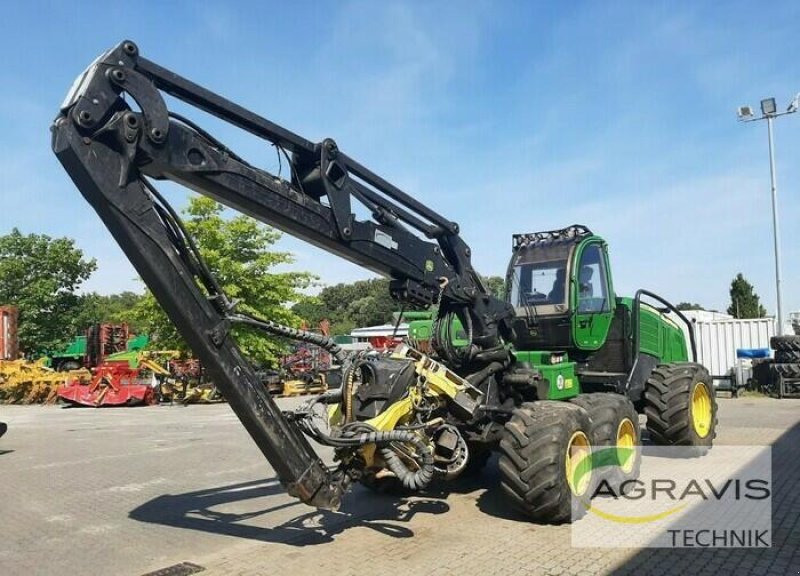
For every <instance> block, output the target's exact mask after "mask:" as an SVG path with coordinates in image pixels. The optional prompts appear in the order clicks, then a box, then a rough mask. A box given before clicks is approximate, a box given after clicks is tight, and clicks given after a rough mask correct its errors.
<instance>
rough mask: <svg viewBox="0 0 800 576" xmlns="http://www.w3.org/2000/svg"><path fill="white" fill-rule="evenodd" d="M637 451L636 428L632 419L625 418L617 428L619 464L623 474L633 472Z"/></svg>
mask: <svg viewBox="0 0 800 576" xmlns="http://www.w3.org/2000/svg"><path fill="white" fill-rule="evenodd" d="M635 451H636V427H635V425H634V424H633V422H632V421H631V419H630V418H623V419H622V422H620V423H619V426H618V427H617V463H618V465H619V467H620V469H621V470H622V471H623V472H630V471H631V470H633V465H634V462H635V460H636V453H635Z"/></svg>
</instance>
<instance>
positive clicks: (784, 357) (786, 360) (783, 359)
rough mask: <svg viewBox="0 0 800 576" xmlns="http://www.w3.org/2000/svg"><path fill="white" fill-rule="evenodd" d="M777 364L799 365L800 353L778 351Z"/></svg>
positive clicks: (776, 353) (776, 355)
mask: <svg viewBox="0 0 800 576" xmlns="http://www.w3.org/2000/svg"><path fill="white" fill-rule="evenodd" d="M775 362H777V363H779V364H798V363H800V352H794V351H791V352H790V351H788V350H776V351H775Z"/></svg>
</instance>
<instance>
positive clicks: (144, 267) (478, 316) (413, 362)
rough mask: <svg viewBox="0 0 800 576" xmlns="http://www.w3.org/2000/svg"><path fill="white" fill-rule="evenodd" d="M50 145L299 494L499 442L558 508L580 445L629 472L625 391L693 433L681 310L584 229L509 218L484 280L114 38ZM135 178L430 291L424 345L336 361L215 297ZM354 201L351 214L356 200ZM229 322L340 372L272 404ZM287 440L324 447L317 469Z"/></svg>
mask: <svg viewBox="0 0 800 576" xmlns="http://www.w3.org/2000/svg"><path fill="white" fill-rule="evenodd" d="M162 93H165V94H168V95H170V96H172V97H174V98H176V99H178V100H181V101H183V102H184V103H185V104H187V105H189V106H192V107H195V108H199V109H200V110H202V111H205V112H207V113H209V114H212V115H214V116H216V117H218V118H220V119H221V120H223V121H226V122H228V123H231V124H233V125H234V126H237V127H239V128H241V129H243V130H245V131H247V132H250V133H251V134H253V135H255V136H257V137H259V138H262V139H263V140H265V142H266V143H268V144H270V145H272V146H274V147H275V148H276V149H277V150H278V152H279V154H281V155H283V157H285V158H286V161H287V163H288V167H289V169H290V177H289V178H288V179H284V178H282V177H280V176H277V175H275V174H272V173H269V172H267V171H265V170H263V169H261V168H258V167H256V166H254V165H253V164H251V163H249V162H247V161H246V160H244V159H243V158H241V157H240V156H238V155H237V154H236V153H235V152H234V151H233V150H231V149H230V148H228V147H226V146H225V145H224V144H223V143H221V142H220V141H219V140H217V139H216V138H214V137H213V136H212V135H211V134H209V133H208V132H207V131H206V130H204V129H203V128H201V127H200V126H198V125H197V124H196V123H195V122H193V121H192V120H191V119H189V118H187V117H185V116H183V115H179V114H176V113H174V112H170V111H169V110H168V108H167V105H166V102H165V100H164V96H163V94H162ZM133 102H135V103H136V104H137V105H138V106H137V107H135V108H134V107H132V104H133ZM326 105H329V106H331V107H333V106H334V105H335V103H326ZM53 150H54V152H55V154H56V155H57V157H58V159H59V160H60V162H61V163H62V165H63V166H64V168H65V169H66V171H67V172H68V173H69V175H70V177H71V178H72V179H73V181H74V182H75V184H76V186H77V187H78V188H79V190H80V191H81V193H82V194H83V196H84V198H85V199H86V200H87V201H88V202H89V203H90V204H91V205H92V206H93V207H94V209H95V210H96V211H97V213H98V215H99V216H100V217H101V218H102V220H103V222H104V223H105V225H106V226H107V228H108V229H109V231H110V232H111V234H112V235H113V236H114V238H115V239H116V241H117V242H118V243H119V245H120V246H121V248H122V249H123V251H124V252H125V253H126V255H127V256H128V258H129V259H130V260H131V262H132V263H133V265H134V267H135V268H136V269H137V271H138V272H139V274H140V275H141V276H142V278H143V280H144V281H145V283H146V284H147V285H148V286H149V288H150V289H151V291H152V293H153V295H154V296H155V297H156V299H157V300H158V301H159V303H160V304H161V306H162V307H163V308H164V310H165V312H166V313H167V315H168V316H169V317H170V319H171V320H172V321H173V322H174V323H175V325H176V326H177V328H178V330H179V331H180V332H181V334H182V335H183V336H184V338H185V339H186V341H187V342H188V343H189V345H190V346H191V348H192V349H193V351H194V352H195V353H196V354H197V356H198V357H199V358H200V359H201V360H202V362H203V364H204V366H205V367H206V369H207V370H208V372H209V373H210V375H211V377H212V378H213V380H214V382H215V383H216V384H217V386H218V387H219V388H220V390H221V391H222V393H223V394H224V395H225V397H226V398H227V400H228V402H229V404H230V406H231V408H232V409H233V410H234V412H235V413H236V414H237V416H238V417H239V419H240V420H241V421H242V423H243V425H244V426H245V428H246V429H247V430H248V432H249V433H250V435H251V437H252V438H253V439H254V441H255V442H256V444H257V445H258V446H259V448H260V449H261V451H262V453H263V454H264V455H265V457H266V458H267V459H268V460H269V462H270V463H271V464H272V466H273V468H274V469H275V471H276V473H277V475H278V477H279V478H280V481H281V482H282V484H283V485H284V486H285V487H286V489H287V490H288V492H289V493H290V494H292V495H293V496H296V497H298V498H300V499H301V500H303V501H304V502H306V503H309V504H311V505H314V506H318V507H321V508H337V507H338V506H339V504H340V499H341V495H342V494H343V492H344V491H345V490H346V489H347V487H348V485H349V484H350V483H351V482H353V481H360V482H363V483H364V484H366V485H368V486H375V487H380V486H381V485H385V484H386V483H387V482H391V483H395V484H397V485H399V486H401V487H402V488H404V489H408V490H422V489H425V488H426V487H427V486H428V485H430V483H431V482H433V481H434V480H443V481H444V480H450V479H452V478H455V477H457V476H459V475H460V474H462V473H465V472H467V471H468V470H469V469H471V468H472V469H474V468H479V467H480V465H481V464H482V463H484V462H485V459H486V457H487V455H488V453H489V452H490V451H492V450H499V452H500V471H501V476H502V487H503V490H504V492H505V493H506V494H507V496H508V498H509V500H510V501H511V503H512V504H514V505H515V506H516V507H517V508H518V509H520V510H521V511H522V512H524V513H525V514H527V515H528V516H529V517H530V518H533V519H536V520H541V521H554V522H560V521H566V520H569V519H570V516H571V512H572V508H571V507H572V505H573V503H574V501H575V499H574V497H575V496H579V497H581V498H584V499H585V498H590V497H591V490H592V486H593V484H594V481H595V480H596V478H597V476H598V474H597V473H596V472H594V471H592V470H591V466H590V464H589V461H590V460H589V459H590V457H591V450H592V447H593V446H599V447H608V448H610V449H611V451H612V452H614V453H615V455H616V456H615V457H616V466H613V467H610V473H611V474H613V477H614V478H617V479H629V478H632V477H635V476H636V474H637V472H638V466H639V453H638V451H637V450H636V449H635V447H636V445H637V444H639V441H640V436H639V425H638V416H637V412H636V410H637V409H638V410H639V411H644V413H645V414H646V415H647V427H648V430H649V431H650V437H651V440H652V441H654V442H655V443H658V444H669V445H679V446H686V447H688V448H689V449H691V450H692V451H693V452H698V451H703V450H705V449H707V448H708V447H709V446H710V445H711V444H712V442H713V439H714V436H715V427H716V403H715V400H714V394H713V387H712V386H711V380H710V378H709V376H708V373H707V372H706V370H705V368H703V367H702V366H700V365H698V364H696V363H694V362H691V361H690V360H692V359H693V353H694V345H693V342H690V343H689V344H687V342H686V341H685V340H684V336H683V333H682V331H681V330H680V329H679V328H678V327H677V326H676V325H675V324H674V323H673V321H672V320H670V319H669V318H667V316H666V313H665V312H666V311H667V310H669V311H672V312H675V313H676V315H677V317H678V318H679V319H680V320H681V321H684V320H685V318H683V317H682V316H681V315H680V313H678V312H677V311H675V309H674V307H673V306H671V305H670V304H669V303H668V302H666V301H665V300H664V299H662V298H660V297H658V296H656V295H655V294H652V293H650V292H646V291H644V290H640V291H639V292H637V293H636V295H635V296H634V297H633V298H624V297H618V296H617V295H616V293H615V292H614V288H613V284H612V281H611V270H610V266H609V262H608V251H607V246H606V244H605V242H604V241H603V240H602V239H601V238H599V237H598V236H596V235H594V234H592V233H591V232H590V231H589V230H588V229H587V228H586V227H583V226H572V227H569V228H566V229H563V230H556V231H552V232H540V233H532V234H520V235H516V236H514V239H513V251H512V259H511V263H510V266H509V274H508V280H507V296H506V298H505V299H501V298H497V297H495V296H493V295H492V294H490V293H489V291H488V290H487V289H486V287H485V285H484V283H483V281H482V280H481V277H480V275H479V274H478V273H477V272H476V271H475V270H474V269H473V267H472V264H471V254H472V252H471V249H470V248H469V246H467V244H466V243H465V242H464V240H463V239H462V238H461V236H460V234H459V232H460V229H459V226H458V224H456V223H455V222H452V221H450V220H448V219H446V218H444V217H443V216H441V215H440V214H438V213H437V212H435V211H434V210H432V209H431V208H429V207H428V206H426V205H424V204H422V203H420V202H419V201H417V200H415V199H414V198H412V197H410V196H409V195H407V194H406V193H404V192H403V191H401V190H399V189H398V188H397V187H395V186H393V185H392V184H390V183H389V182H387V181H386V180H384V179H383V178H381V177H380V176H378V175H377V174H375V173H374V172H372V171H370V170H369V169H368V168H366V167H365V166H363V165H361V164H360V163H358V162H357V161H356V160H354V159H353V158H351V157H350V156H348V155H347V154H345V153H344V152H342V151H341V150H339V148H338V147H337V145H336V143H335V142H334V141H333V140H330V139H326V140H323V141H321V142H316V143H315V142H311V141H309V140H306V139H305V138H303V137H301V136H299V135H297V134H294V133H292V132H291V131H289V130H287V129H285V128H283V127H281V126H278V125H276V124H274V123H272V122H270V121H269V120H266V119H264V118H262V117H260V116H258V115H256V114H254V113H253V112H250V111H248V110H246V109H244V108H242V107H241V106H238V105H236V104H234V103H232V102H230V101H228V100H225V99H224V98H222V97H220V96H218V95H217V94H214V93H213V92H211V91H209V90H207V89H205V88H202V87H200V86H198V85H197V84H194V83H193V82H190V81H189V80H186V79H184V78H182V77H180V76H179V75H177V74H175V73H174V72H171V71H169V70H166V69H164V68H162V67H161V66H159V65H158V64H155V63H153V62H151V61H149V60H147V59H145V58H143V57H141V56H140V55H139V49H138V47H137V46H136V45H135V44H134V43H132V42H129V41H126V42H122V43H121V44H120V45H118V46H116V47H115V48H113V49H111V50H109V51H108V52H106V53H104V54H102V55H101V56H100V57H99V58H98V59H97V60H95V62H93V63H92V64H91V65H90V66H89V68H88V69H87V70H86V71H85V72H84V73H83V74H81V75H80V76H79V77H78V79H77V80H76V82H75V84H74V85H73V88H72V90H70V92H69V93H68V95H67V97H66V99H65V101H64V103H63V105H62V107H61V110H60V114H59V116H58V117H57V118H56V120H55V123H54V125H53ZM155 180H171V181H174V182H178V183H180V184H183V185H186V186H188V187H190V188H192V189H193V190H195V191H197V192H199V193H201V194H205V195H208V196H210V197H212V198H214V199H216V200H218V201H220V202H222V203H224V204H226V205H227V206H229V207H231V208H233V209H236V210H238V211H241V212H244V213H246V214H248V215H250V216H252V217H254V218H256V219H258V220H261V221H263V222H266V223H269V224H271V225H274V226H276V227H278V228H281V229H282V230H284V231H286V232H288V233H291V234H293V235H295V236H297V237H298V238H301V239H304V240H306V241H308V242H311V243H313V244H315V245H317V246H319V247H321V248H323V249H326V250H328V251H330V252H332V253H335V254H338V255H340V256H342V257H344V258H347V259H348V260H350V261H352V262H354V263H357V264H360V265H362V266H364V267H366V268H368V269H370V270H372V271H374V272H376V273H379V274H383V275H385V276H388V277H390V278H391V279H392V282H391V283H390V289H391V292H392V295H393V296H394V297H395V298H396V299H397V300H399V301H400V302H402V303H403V306H404V308H405V307H408V308H426V307H430V306H436V309H437V312H436V318H435V320H434V321H433V322H432V324H431V326H430V332H431V338H430V351H429V352H430V353H429V354H424V353H422V352H421V351H419V350H415V349H414V348H411V347H408V346H405V345H401V346H398V347H397V348H395V349H394V350H393V351H388V352H385V353H369V354H362V355H358V356H356V357H355V358H346V357H345V356H344V355H343V354H342V351H341V349H340V348H339V347H338V345H336V344H335V343H334V342H333V341H332V340H331V339H330V338H327V337H325V336H323V335H320V334H315V333H311V332H308V331H303V330H296V329H293V328H291V327H288V326H282V325H279V324H277V323H275V322H271V321H269V320H268V319H262V318H258V317H256V316H254V315H249V314H245V313H243V312H241V311H239V310H237V308H236V303H235V302H234V301H232V300H231V299H230V298H229V297H228V296H227V295H226V294H225V293H224V292H223V291H222V289H221V288H220V285H219V283H218V282H217V280H216V279H215V278H214V276H213V275H212V274H211V272H210V271H209V269H208V267H207V265H206V264H205V262H204V260H203V258H202V257H201V255H200V253H199V251H198V250H197V247H196V245H195V244H194V241H193V240H192V238H191V237H190V236H189V235H188V234H187V233H186V229H185V227H184V226H183V224H182V223H181V221H180V218H179V217H178V215H177V213H176V212H175V210H174V209H172V208H171V207H170V206H169V204H168V203H167V202H166V201H165V200H164V198H163V196H162V195H161V194H160V193H159V191H158V190H157V189H156V187H155V186H154V184H153V181H155ZM356 203H357V204H359V205H360V207H361V208H362V209H361V210H358V212H359V213H360V214H368V215H369V216H367V217H365V218H364V219H359V218H358V217H356V215H355V213H356V212H357V211H356V210H355V209H354V206H353V204H356ZM510 209H515V208H510ZM645 300H647V301H649V302H652V303H654V304H652V305H647V304H646V303H645ZM456 323H458V324H460V326H461V328H462V330H463V333H464V334H463V336H464V337H463V340H461V341H460V339H459V338H457V336H458V334H457V333H456ZM233 324H245V325H247V326H250V327H253V328H256V329H260V330H262V331H264V332H266V333H269V334H273V335H279V336H282V337H287V338H291V339H294V340H297V341H302V342H307V343H311V344H314V345H318V346H320V347H322V348H324V349H325V350H326V351H328V352H329V353H330V354H331V356H332V357H333V358H334V361H335V362H337V363H339V364H341V365H342V366H343V384H342V387H341V389H339V390H337V391H335V392H328V393H326V394H322V395H320V396H318V397H316V398H314V399H312V400H311V401H309V402H308V403H306V404H305V405H303V406H302V407H301V408H300V409H298V410H295V411H292V412H288V413H283V412H281V410H280V409H279V408H278V407H277V406H276V404H275V403H274V401H273V400H272V399H271V398H270V395H269V393H268V392H267V390H266V389H265V387H264V386H263V385H262V384H261V382H260V380H259V378H258V377H257V375H256V373H255V371H254V369H253V367H252V366H251V364H250V363H249V362H248V361H247V360H246V359H245V358H244V357H243V356H242V354H241V352H240V351H239V349H238V347H237V345H236V342H235V341H234V339H233V337H232V335H231V331H230V327H231V326H232V325H233ZM689 333H690V334H691V327H690V330H689ZM690 352H691V353H692V355H691V356H690ZM308 438H313V439H314V440H316V441H317V442H319V443H321V444H324V445H328V446H332V447H334V449H335V453H336V462H337V465H336V466H335V467H334V468H329V467H327V466H325V465H324V464H323V463H322V462H321V461H320V459H319V457H318V456H317V455H316V453H315V452H314V450H313V448H312V447H311V444H310V443H309V441H308ZM587 467H588V468H587ZM579 476H580V477H581V478H582V480H580V481H579V480H578V479H577V478H578V477H579Z"/></svg>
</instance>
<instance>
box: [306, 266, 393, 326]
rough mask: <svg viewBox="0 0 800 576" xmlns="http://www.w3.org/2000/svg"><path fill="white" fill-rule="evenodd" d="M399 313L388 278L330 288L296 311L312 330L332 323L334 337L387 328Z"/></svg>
mask: <svg viewBox="0 0 800 576" xmlns="http://www.w3.org/2000/svg"><path fill="white" fill-rule="evenodd" d="M399 309H400V306H399V304H398V303H397V302H395V301H394V300H393V299H392V297H391V295H390V294H389V281H388V280H386V279H385V278H372V279H370V280H358V281H356V282H352V283H341V284H334V285H333V286H326V287H325V288H323V289H322V290H321V291H320V293H319V294H318V295H316V296H309V297H306V298H304V299H302V300H301V301H299V302H298V303H297V304H296V305H295V306H294V307H293V308H292V310H293V311H294V312H295V313H296V314H297V315H298V316H300V317H301V318H303V320H305V321H306V322H307V323H308V324H309V325H310V326H311V327H314V326H316V325H317V324H318V323H319V322H320V321H321V320H328V321H329V322H330V323H331V333H332V334H349V333H350V331H352V330H353V328H357V327H362V326H376V325H379V324H386V323H387V322H391V321H392V315H393V314H394V312H395V311H397V310H399Z"/></svg>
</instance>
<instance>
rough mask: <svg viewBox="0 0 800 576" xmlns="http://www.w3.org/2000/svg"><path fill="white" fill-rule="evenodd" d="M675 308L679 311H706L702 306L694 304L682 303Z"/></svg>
mask: <svg viewBox="0 0 800 576" xmlns="http://www.w3.org/2000/svg"><path fill="white" fill-rule="evenodd" d="M675 308H677V309H678V310H705V308H703V307H702V306H701V305H700V304H695V303H692V302H680V303H679V304H678V305H677V306H675Z"/></svg>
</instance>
